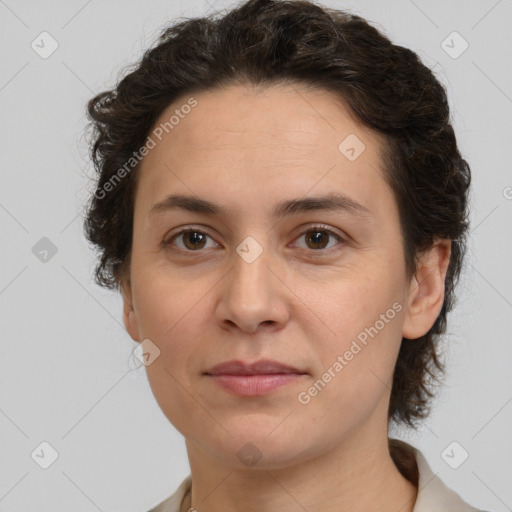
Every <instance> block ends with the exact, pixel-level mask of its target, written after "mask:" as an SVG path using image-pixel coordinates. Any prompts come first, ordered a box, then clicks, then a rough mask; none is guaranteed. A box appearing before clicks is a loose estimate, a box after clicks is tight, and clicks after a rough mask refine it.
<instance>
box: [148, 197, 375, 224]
mask: <svg viewBox="0 0 512 512" xmlns="http://www.w3.org/2000/svg"><path fill="white" fill-rule="evenodd" d="M174 209H182V210H186V211H189V212H193V213H202V214H205V215H217V216H224V217H226V216H228V215H229V214H230V213H231V210H227V209H225V208H223V207H221V206H219V205H218V204H215V203H212V202H210V201H207V200H206V199H201V198H198V197H194V196H187V195H181V194H175V195H169V196H167V197H165V198H164V199H163V200H162V201H159V202H158V203H156V204H154V205H153V206H152V207H151V209H150V210H149V212H148V216H150V215H155V214H160V213H164V212H167V211H169V210H174ZM316 210H324V211H345V212H347V213H350V214H352V215H356V216H360V217H362V216H371V211H370V210H369V209H368V208H367V207H366V206H363V205H362V204H360V203H358V202H357V201H355V200H354V199H352V198H350V197H349V196H347V195H345V194H341V193H333V194H328V195H326V196H317V197H306V198H304V199H290V200H285V201H282V202H280V203H278V204H277V205H276V206H275V207H274V209H273V211H272V215H273V216H274V218H276V219H281V218H283V217H286V216H288V215H294V214H298V213H306V212H310V211H316Z"/></svg>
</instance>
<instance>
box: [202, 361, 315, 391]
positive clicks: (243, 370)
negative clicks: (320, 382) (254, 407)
mask: <svg viewBox="0 0 512 512" xmlns="http://www.w3.org/2000/svg"><path fill="white" fill-rule="evenodd" d="M204 375H205V376H207V377H210V378H211V379H212V380H213V381H214V382H215V383H217V384H218V385H219V386H220V387H221V388H223V389H224V390H227V391H229V392H231V393H234V394H236V395H239V396H262V395H266V394H269V393H272V392H274V391H276V390H277V389H280V388H282V387H284V386H286V385H288V384H291V383H293V382H297V381H298V380H300V379H302V378H303V377H304V375H307V373H306V372H304V371H302V370H300V369H298V368H295V367H293V366H290V365H287V364H283V363H280V362H278V361H271V360H261V361H257V362H255V363H245V362H243V361H239V360H236V361H227V362H225V363H221V364H218V365H216V366H214V367H213V368H210V369H209V370H208V371H207V372H205V373H204Z"/></svg>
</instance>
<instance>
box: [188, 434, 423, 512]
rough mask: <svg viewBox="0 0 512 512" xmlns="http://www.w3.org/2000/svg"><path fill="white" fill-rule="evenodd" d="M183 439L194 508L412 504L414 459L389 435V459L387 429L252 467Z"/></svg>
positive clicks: (355, 509)
mask: <svg viewBox="0 0 512 512" xmlns="http://www.w3.org/2000/svg"><path fill="white" fill-rule="evenodd" d="M363 442H364V444H363ZM186 443H187V451H188V456H189V462H190V468H191V475H192V482H193V483H192V492H191V503H189V505H188V506H192V507H193V508H195V509H197V510H198V511H201V510H208V511H209V512H220V511H221V510H222V511H223V512H238V511H242V510H243V511H244V512H261V511H262V510H280V511H282V512H292V511H293V512H295V511H296V510H298V509H299V508H298V507H300V508H302V509H304V510H322V511H325V512H343V511H347V512H348V511H350V512H359V511H361V512H363V511H367V510H371V509H374V510H377V509H378V510H380V511H381V512H387V511H389V512H397V511H400V512H412V511H413V508H414V503H415V500H416V496H417V476H416V477H415V475H414V470H415V469H416V465H415V462H414V460H412V461H411V458H410V456H409V457H407V454H406V451H405V450H404V446H403V445H400V443H399V442H398V443H396V442H395V441H393V442H392V446H391V448H392V453H393V456H395V455H397V454H398V457H399V459H400V460H398V461H397V463H396V464H395V462H394V461H393V458H392V457H391V454H390V447H389V446H388V437H387V429H386V432H385V436H380V437H378V438H377V437H371V436H370V437H369V436H368V435H367V434H365V433H364V432H361V433H360V434H359V435H356V436H355V437H353V438H352V439H351V440H350V443H349V442H348V441H347V442H344V443H341V444H340V445H339V446H338V447H337V448H336V449H329V450H327V451H325V452H324V453H322V454H320V455H316V456H315V457H312V458H304V459H302V460H301V461H300V463H296V464H293V465H288V466H286V467H283V466H280V467H277V466H278V465H277V464H276V465H275V467H269V468H268V469H261V468H260V469H257V466H258V464H256V465H255V466H254V467H253V468H251V469H240V468H239V467H233V466H232V465H225V466H224V465H223V464H222V462H219V461H218V460H216V459H215V460H214V459H212V458H210V457H209V456H208V455H206V454H205V452H204V451H203V450H201V449H200V447H199V446H198V445H196V444H194V443H193V442H190V441H189V440H188V439H187V442H186ZM397 466H398V467H397ZM399 468H400V469H399ZM416 471H417V469H416ZM404 475H407V478H406V477H405V476H404ZM408 478H409V479H410V480H412V481H410V480H409V479H408ZM415 479H416V482H415ZM189 501H190V500H189Z"/></svg>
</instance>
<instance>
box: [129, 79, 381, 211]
mask: <svg viewBox="0 0 512 512" xmlns="http://www.w3.org/2000/svg"><path fill="white" fill-rule="evenodd" d="M191 98H193V100H194V101H195V102H196V103H195V106H194V107H193V108H185V107H184V106H186V105H189V104H193V103H191V102H190V99H191ZM171 118H172V122H171V121H170V120H171ZM166 123H167V124H166ZM156 130H158V131H156ZM155 133H157V134H158V135H159V136H158V137H156V136H155V135H154V134H155ZM149 135H150V136H151V137H152V138H153V139H154V141H155V142H156V145H155V147H154V148H153V149H152V150H151V151H150V152H149V153H148V154H147V155H146V156H145V157H144V159H143V161H142V164H141V167H140V169H139V172H140V173H141V175H140V176H139V180H138V181H139V183H138V188H140V190H139V191H138V192H137V197H138V198H139V199H138V201H139V203H143V205H144V210H145V211H146V212H147V211H149V209H150V208H151V206H152V205H153V204H154V203H155V202H156V201H158V200H161V199H162V197H163V196H164V194H165V193H170V192H174V191H178V192H184V193H185V192H186V193H188V194H190V193H192V194H197V195H199V196H201V197H204V196H209V197H210V198H211V199H212V200H214V201H216V202H220V203H222V204H226V205H227V206H230V204H231V203H234V202H236V201H237V197H238V198H240V197H242V196H243V198H244V199H245V200H246V201H247V200H248V199H249V196H250V195H251V194H252V195H254V196H256V195H257V196H259V200H260V202H264V201H265V199H269V200H270V199H271V198H273V197H275V198H277V197H278V196H279V197H280V198H282V197H284V196H286V197H300V196H304V195H305V194H307V192H308V191H309V190H311V191H312V192H315V193H319V194H320V193H328V192H332V191H333V189H337V190H338V191H339V192H342V193H345V194H350V195H354V194H355V195H356V196H357V199H356V198H354V199H356V200H357V201H358V202H360V203H362V204H366V205H368V204H371V203H372V202H374V201H372V197H375V195H376V194H377V195H378V194H379V193H383V192H384V193H389V192H390V191H389V190H386V187H387V184H386V183H385V182H384V179H383V174H384V173H383V169H382V162H381V157H380V151H381V149H382V147H383V145H384V144H385V140H384V138H383V136H381V135H380V134H378V133H376V132H374V131H373V130H370V129H369V128H367V127H365V126H364V125H362V124H361V123H360V122H358V121H357V120H356V119H355V117H354V116H353V115H352V113H351V111H350V110H349V109H348V108H347V106H346V105H345V104H344V103H343V102H342V101H341V100H340V99H339V98H338V97H337V96H335V95H334V94H333V93H331V92H329V91H325V90H319V89H314V88H311V87H308V86H305V85H301V84H280V85H273V86H271V87H269V88H265V89H263V88H257V87H254V86H245V85H230V86H227V87H223V88H220V89H215V90H208V91H202V92H199V93H197V94H191V95H184V96H182V97H181V98H179V99H178V100H176V101H174V102H173V103H172V104H171V105H169V106H168V107H167V108H166V109H165V110H164V111H163V112H162V114H161V115H160V117H159V119H158V120H157V121H156V123H155V124H154V126H153V127H152V130H151V132H150V134H149ZM230 192H232V194H231V195H229V193H230Z"/></svg>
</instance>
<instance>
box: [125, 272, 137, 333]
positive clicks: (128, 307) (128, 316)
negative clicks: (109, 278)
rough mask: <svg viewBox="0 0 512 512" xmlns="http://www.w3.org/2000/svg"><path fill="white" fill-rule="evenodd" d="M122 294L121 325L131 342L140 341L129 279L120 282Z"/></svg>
mask: <svg viewBox="0 0 512 512" xmlns="http://www.w3.org/2000/svg"><path fill="white" fill-rule="evenodd" d="M121 290H122V294H123V323H124V326H125V327H126V330H127V331H128V334H129V335H130V336H131V338H132V339H133V341H140V335H139V325H138V322H137V315H136V314H135V310H134V307H133V296H132V286H131V281H130V279H124V280H122V281H121Z"/></svg>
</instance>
